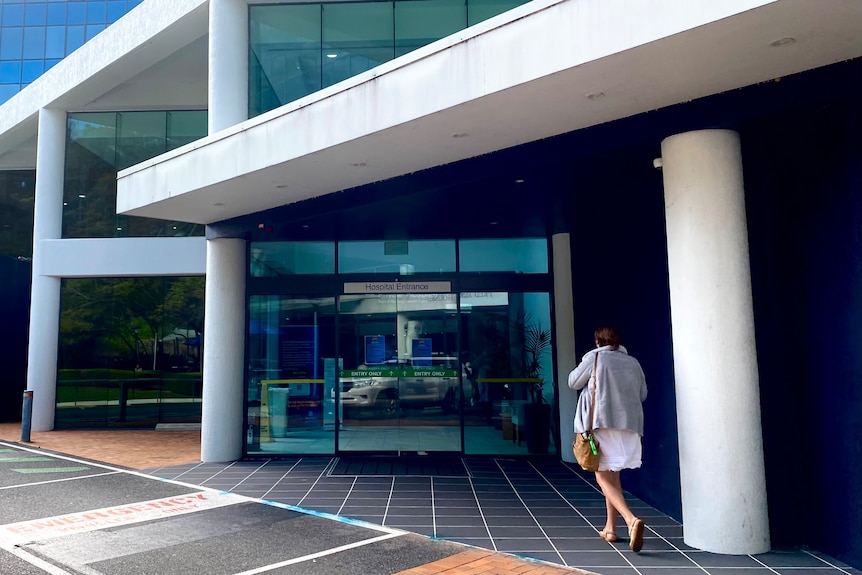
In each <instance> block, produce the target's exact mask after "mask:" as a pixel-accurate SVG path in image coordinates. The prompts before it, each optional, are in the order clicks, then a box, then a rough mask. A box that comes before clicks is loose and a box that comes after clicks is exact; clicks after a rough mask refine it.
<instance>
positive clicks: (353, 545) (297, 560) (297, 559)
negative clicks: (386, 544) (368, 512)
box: [234, 532, 406, 575]
mask: <svg viewBox="0 0 862 575" xmlns="http://www.w3.org/2000/svg"><path fill="white" fill-rule="evenodd" d="M402 535H406V533H403V532H402V533H387V534H386V535H380V536H379V537H373V538H371V539H365V540H363V541H357V542H356V543H349V544H347V545H341V546H340V547H333V548H332V549H327V550H326V551H319V552H317V553H312V554H310V555H303V556H302V557H294V558H293V559H288V560H287V561H282V562H280V563H273V564H272V565H264V566H263V567H258V568H257V569H251V570H249V571H243V572H242V573H235V574H234V575H257V574H258V573H266V572H267V571H272V570H273V569H279V568H281V567H286V566H287V565H295V564H297V563H304V562H306V561H311V560H313V559H317V558H318V557H326V556H327V555H334V554H336V553H340V552H342V551H347V550H348V549H355V548H357V547H363V546H365V545H370V544H372V543H377V542H379V541H385V540H387V539H392V538H394V537H401V536H402Z"/></svg>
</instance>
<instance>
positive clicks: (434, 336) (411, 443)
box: [338, 294, 462, 453]
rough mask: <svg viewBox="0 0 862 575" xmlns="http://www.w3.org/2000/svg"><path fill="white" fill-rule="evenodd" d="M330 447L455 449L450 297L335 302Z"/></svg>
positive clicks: (457, 380) (456, 395)
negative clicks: (336, 355) (335, 390)
mask: <svg viewBox="0 0 862 575" xmlns="http://www.w3.org/2000/svg"><path fill="white" fill-rule="evenodd" d="M339 314H340V316H339V351H340V354H341V365H342V368H341V371H340V385H339V389H340V396H339V399H340V405H339V414H338V416H339V420H340V428H339V433H338V450H339V451H341V452H375V453H402V452H408V453H435V452H450V451H455V452H460V451H461V413H460V411H461V397H462V394H461V362H460V360H459V357H458V310H457V296H456V295H455V294H362V295H344V296H341V298H340V300H339Z"/></svg>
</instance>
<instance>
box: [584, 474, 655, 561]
mask: <svg viewBox="0 0 862 575" xmlns="http://www.w3.org/2000/svg"><path fill="white" fill-rule="evenodd" d="M596 481H597V482H598V484H599V487H601V488H602V493H603V494H604V496H605V501H606V505H607V509H608V518H607V524H606V525H605V531H608V530H610V529H613V528H614V527H615V523H616V513H619V514H620V515H622V517H623V520H624V521H625V522H626V525H628V526H629V531H631V532H632V533H631V538H632V541H631V542H630V544H631V547H632V549H633V550H634V551H635V552H637V551H640V549H641V545H642V544H643V522H642V521H641V520H640V519H638V518H637V517H635V514H634V513H632V510H631V509H629V506H628V503H626V499H625V496H624V495H623V487H622V483H620V472H619V471H596Z"/></svg>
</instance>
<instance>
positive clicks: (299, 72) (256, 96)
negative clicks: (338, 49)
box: [249, 4, 322, 115]
mask: <svg viewBox="0 0 862 575" xmlns="http://www.w3.org/2000/svg"><path fill="white" fill-rule="evenodd" d="M249 14H250V16H249V19H250V26H251V30H250V44H251V49H250V63H249V72H250V76H251V80H250V82H249V90H250V95H249V102H250V104H249V106H250V110H251V111H253V113H252V115H256V114H258V113H261V112H263V111H266V110H272V109H273V108H277V107H278V106H280V105H282V104H284V103H286V102H292V101H294V100H298V99H299V98H302V97H303V96H306V95H308V94H311V93H312V92H316V91H317V90H320V88H321V81H322V80H321V64H322V63H321V56H320V45H321V44H320V35H321V31H320V22H321V8H320V5H318V4H309V5H296V6H252V7H250V8H249Z"/></svg>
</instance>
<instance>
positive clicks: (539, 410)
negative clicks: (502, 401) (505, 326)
mask: <svg viewBox="0 0 862 575" xmlns="http://www.w3.org/2000/svg"><path fill="white" fill-rule="evenodd" d="M512 328H513V335H514V336H515V337H517V338H518V339H519V340H520V343H521V349H522V350H523V367H522V371H523V377H524V378H525V379H528V380H531V381H529V382H528V383H527V384H526V385H527V389H528V392H529V398H530V401H529V402H528V403H526V404H524V406H523V410H524V412H523V413H524V422H523V426H524V433H525V435H526V439H527V451H528V452H529V453H547V452H548V445H549V441H550V434H551V405H550V404H549V403H548V402H547V401H546V400H545V396H544V387H545V381H544V379H543V378H542V373H541V372H542V361H543V360H544V358H545V356H546V355H547V354H548V352H549V351H550V348H551V330H550V329H549V328H544V327H542V325H541V324H540V323H537V322H534V321H532V319H531V318H530V316H529V315H521V316H519V317H518V319H517V320H516V322H515V325H513V326H512Z"/></svg>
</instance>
